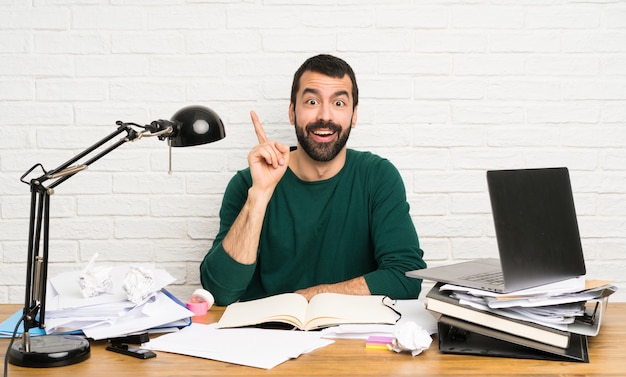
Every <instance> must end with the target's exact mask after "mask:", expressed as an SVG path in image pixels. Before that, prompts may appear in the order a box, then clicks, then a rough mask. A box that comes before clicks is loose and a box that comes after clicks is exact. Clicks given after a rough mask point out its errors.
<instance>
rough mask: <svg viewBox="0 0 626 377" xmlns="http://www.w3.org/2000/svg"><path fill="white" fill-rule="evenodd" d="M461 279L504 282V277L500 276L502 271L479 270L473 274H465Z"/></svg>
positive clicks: (495, 282) (492, 282)
mask: <svg viewBox="0 0 626 377" xmlns="http://www.w3.org/2000/svg"><path fill="white" fill-rule="evenodd" d="M463 280H467V281H480V282H485V283H489V284H494V285H498V284H504V277H503V276H502V271H495V272H481V273H479V274H475V275H469V276H465V277H464V278H463Z"/></svg>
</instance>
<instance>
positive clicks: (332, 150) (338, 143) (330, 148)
mask: <svg viewBox="0 0 626 377" xmlns="http://www.w3.org/2000/svg"><path fill="white" fill-rule="evenodd" d="M294 123H295V128H296V137H297V138H298V143H299V144H300V146H301V147H302V149H304V151H305V152H306V154H308V155H309V157H311V158H312V159H313V160H315V161H318V162H328V161H331V160H332V159H334V158H335V157H337V155H338V154H339V152H341V150H342V149H343V147H345V146H346V143H347V142H348V137H349V136H350V130H351V129H352V121H350V126H349V127H348V128H347V129H346V130H345V131H344V130H343V129H342V128H341V126H340V125H338V124H336V123H333V122H325V121H323V120H318V121H316V122H312V123H309V124H307V125H306V127H299V126H298V120H297V119H294ZM322 128H324V129H329V130H331V131H333V132H334V133H336V134H337V138H336V139H334V140H333V141H329V142H327V143H320V142H317V141H315V140H313V139H312V138H311V137H310V136H309V134H310V133H312V132H314V131H315V130H317V129H322Z"/></svg>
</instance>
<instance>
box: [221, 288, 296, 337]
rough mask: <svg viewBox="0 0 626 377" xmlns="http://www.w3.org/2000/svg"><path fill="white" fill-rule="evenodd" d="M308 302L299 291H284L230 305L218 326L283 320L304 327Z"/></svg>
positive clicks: (235, 325)
mask: <svg viewBox="0 0 626 377" xmlns="http://www.w3.org/2000/svg"><path fill="white" fill-rule="evenodd" d="M307 305H308V302H307V300H306V299H305V298H304V296H302V295H299V294H297V293H284V294H280V295H276V296H270V297H266V298H261V299H258V300H252V301H246V302H235V303H233V304H230V305H228V307H226V310H224V314H223V315H222V318H221V319H220V320H219V322H218V327H243V326H251V325H258V324H261V323H266V322H283V323H288V324H291V325H293V326H296V327H298V328H302V326H303V325H302V324H303V322H304V318H305V317H306V311H307Z"/></svg>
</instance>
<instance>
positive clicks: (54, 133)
mask: <svg viewBox="0 0 626 377" xmlns="http://www.w3.org/2000/svg"><path fill="white" fill-rule="evenodd" d="M320 52H328V53H333V54H336V55H338V56H340V57H343V58H345V59H346V60H347V61H348V62H350V63H351V64H352V66H353V67H354V69H355V70H356V72H357V76H358V79H359V81H360V86H361V106H360V113H359V122H358V127H357V128H356V130H355V131H354V132H353V134H352V135H353V137H352V139H351V141H350V146H351V147H353V148H357V149H370V150H372V151H374V152H377V153H379V154H381V155H383V156H386V157H388V158H389V159H390V160H391V161H393V162H394V163H395V164H396V165H397V166H398V168H399V169H400V170H401V173H402V176H403V178H404V180H405V183H406V186H407V192H408V197H409V201H410V204H411V207H412V214H413V218H414V221H415V225H416V227H417V230H418V233H419V235H420V237H421V242H422V246H423V249H424V251H425V256H426V259H427V261H428V262H429V263H430V265H438V264H443V263H450V262H453V261H456V260H462V259H470V258H477V257H492V256H496V254H497V251H496V243H495V239H494V231H493V226H492V221H491V217H490V216H491V215H490V208H489V201H488V197H487V193H486V184H485V177H484V176H485V170H487V169H495V168H522V167H546V166H567V167H569V168H570V171H571V176H572V183H573V190H574V195H575V199H576V205H577V210H578V215H579V222H580V231H581V236H582V242H583V246H584V248H585V256H586V261H587V266H588V275H589V277H590V278H598V279H611V280H614V281H615V282H616V283H617V284H618V285H620V286H623V287H626V284H625V283H626V278H624V273H623V270H624V268H626V1H624V0H558V1H557V0H554V1H536V0H498V1H491V0H476V1H472V2H468V1H464V0H425V1H417V0H415V1H413V0H386V1H383V0H376V1H375V0H263V1H261V0H233V1H229V0H141V1H139V0H82V1H81V0H31V1H26V0H0V195H1V200H0V224H1V225H0V303H7V302H11V303H20V302H21V301H22V300H23V289H24V274H25V259H26V255H25V254H26V242H27V217H28V206H29V195H28V187H27V186H26V185H24V184H22V183H20V182H19V177H20V176H21V175H22V174H23V173H24V172H25V171H26V170H27V169H29V168H30V167H31V166H32V165H33V164H35V163H37V162H41V163H42V164H44V166H45V167H46V168H48V169H52V168H54V167H56V166H58V165H59V164H60V163H62V162H64V161H66V160H67V159H69V158H70V157H71V156H73V155H74V154H75V153H78V152H80V151H82V150H83V149H84V148H86V147H88V146H90V145H92V144H93V143H95V142H96V141H97V140H99V139H101V138H102V137H104V136H106V135H107V134H109V133H110V132H112V131H113V130H114V129H115V121H117V120H123V121H128V122H136V123H142V124H147V123H149V122H150V121H152V120H155V119H159V118H169V117H171V115H172V114H173V113H174V112H175V111H177V110H178V109H180V108H181V107H183V106H186V105H190V104H202V105H206V106H208V107H211V108H212V109H214V110H215V111H217V112H218V113H219V114H220V116H221V117H222V118H223V120H224V122H225V124H226V131H227V135H228V136H227V138H226V139H225V140H223V141H221V142H219V143H216V144H212V145H206V146H200V147H195V148H186V149H176V150H174V156H173V159H174V161H173V163H174V174H173V175H168V174H167V156H168V155H167V148H166V146H165V144H164V143H161V142H159V141H157V140H151V139H148V140H146V139H144V140H141V141H138V142H136V143H131V144H127V145H124V146H123V147H121V148H120V149H118V150H116V151H115V152H113V153H111V154H110V155H108V156H107V157H105V158H104V159H103V160H101V161H98V162H97V163H96V164H94V165H92V166H91V167H90V168H89V170H87V171H85V172H82V173H80V174H79V175H77V176H76V177H74V178H72V179H71V180H69V181H67V182H65V183H64V184H62V185H60V186H59V187H58V188H57V190H56V192H57V193H56V195H54V196H53V197H52V216H53V219H52V223H51V224H52V234H51V265H50V268H51V272H50V273H51V274H55V273H58V272H60V271H64V270H68V269H76V268H80V267H82V266H83V265H84V264H85V263H86V262H87V261H88V260H89V259H90V257H91V256H92V255H93V254H94V253H95V252H99V254H100V256H101V257H100V262H101V263H130V262H154V263H156V264H158V265H159V266H161V267H164V268H166V269H168V270H169V271H170V272H171V273H172V274H174V275H175V276H176V277H177V279H178V281H177V282H176V284H175V285H173V286H172V290H173V291H174V293H175V294H177V295H178V296H179V297H181V298H182V299H185V298H187V297H188V296H189V295H190V294H191V292H192V291H193V290H194V289H195V288H197V287H198V286H199V277H198V264H199V261H200V260H201V259H202V257H203V255H204V254H205V252H206V250H207V249H208V248H209V246H210V244H211V242H212V237H213V236H214V234H215V232H216V231H217V227H218V219H217V215H218V211H219V205H220V201H221V195H222V192H223V190H224V187H225V186H226V184H227V182H228V180H229V179H230V177H231V176H232V174H233V173H234V172H235V171H236V170H238V169H241V168H243V167H245V166H246V154H247V151H248V150H249V149H250V148H251V147H252V145H254V143H255V136H254V132H253V130H252V126H251V124H250V121H249V115H248V112H249V110H251V109H254V110H256V111H257V112H258V114H259V115H260V117H261V119H262V120H263V122H264V124H265V126H266V128H267V131H268V133H269V134H270V135H271V137H273V138H276V139H278V140H280V141H283V142H286V143H293V142H294V139H295V138H294V135H293V131H292V128H291V126H289V124H288V121H287V106H288V97H289V90H290V85H291V77H292V75H293V72H294V71H295V69H296V68H297V67H298V66H299V65H300V64H301V63H302V61H303V60H304V59H305V58H307V57H309V56H311V55H313V54H317V53H320ZM613 299H614V300H619V301H626V291H624V292H618V293H617V294H616V295H615V296H614V298H613Z"/></svg>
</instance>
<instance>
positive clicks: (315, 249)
mask: <svg viewBox="0 0 626 377" xmlns="http://www.w3.org/2000/svg"><path fill="white" fill-rule="evenodd" d="M357 110H358V87H357V83H356V79H355V76H354V72H353V71H352V68H351V67H350V66H349V65H348V64H347V63H346V62H345V61H343V60H341V59H339V58H336V57H334V56H330V55H318V56H314V57H312V58H310V59H308V60H307V61H305V62H304V64H303V65H302V66H301V67H300V68H299V69H298V71H296V73H295V75H294V79H293V84H292V91H291V101H290V105H289V120H290V122H291V124H292V125H294V127H295V130H296V135H297V139H298V146H297V148H295V149H294V150H293V151H290V148H289V146H287V145H284V144H280V143H278V142H276V141H272V140H268V138H267V136H266V134H265V131H264V129H263V126H262V125H261V123H260V122H259V119H258V117H257V115H256V114H255V113H254V112H251V113H250V114H251V118H252V123H253V125H254V129H255V132H256V135H257V138H258V140H259V144H258V145H257V146H255V147H254V148H253V149H252V151H251V152H250V153H249V155H248V165H249V167H248V168H247V169H245V170H242V171H239V172H238V173H237V174H236V175H235V176H234V177H233V178H232V180H231V181H230V183H229V185H228V187H227V188H226V192H225V194H224V200H223V203H222V208H221V211H220V230H219V232H218V234H217V236H216V238H215V241H214V243H213V246H212V247H211V249H210V250H209V252H208V254H207V255H206V256H205V258H204V260H203V261H202V263H201V266H200V277H201V281H202V285H203V286H204V287H205V288H206V289H207V290H209V291H210V292H211V293H212V294H213V295H214V296H215V300H216V301H215V302H216V304H218V305H228V304H230V303H232V302H234V301H237V300H250V299H256V298H261V297H265V296H270V295H274V294H279V293H284V292H294V291H295V292H297V293H300V294H302V295H304V296H305V297H306V298H307V299H311V297H313V296H314V295H315V294H318V293H322V292H336V293H344V294H354V295H369V294H378V295H387V296H390V297H392V298H396V299H404V298H415V297H417V296H418V294H419V292H420V288H421V280H418V279H411V278H407V277H405V276H404V273H405V272H406V271H410V270H415V269H420V268H424V267H426V264H425V263H424V261H423V259H422V256H423V252H422V250H421V249H420V247H419V242H418V238H417V234H416V232H415V228H414V226H413V222H412V220H411V217H410V215H409V205H408V203H407V202H406V191H405V187H404V184H403V182H402V179H401V177H400V175H399V173H398V171H397V169H396V168H395V167H394V166H393V165H392V164H391V163H390V162H389V161H387V160H385V159H383V158H381V157H378V156H376V155H374V154H371V153H368V152H358V151H355V150H351V149H347V147H346V142H347V140H348V136H349V135H350V131H351V129H352V128H354V127H355V126H356V121H357Z"/></svg>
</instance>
